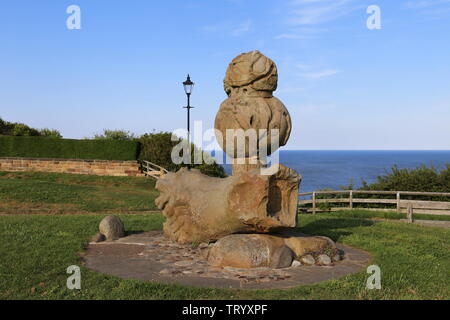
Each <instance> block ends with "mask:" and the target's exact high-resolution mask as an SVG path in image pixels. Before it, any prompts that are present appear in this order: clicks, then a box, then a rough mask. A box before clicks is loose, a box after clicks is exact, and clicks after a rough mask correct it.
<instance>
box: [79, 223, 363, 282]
mask: <svg viewBox="0 0 450 320" xmlns="http://www.w3.org/2000/svg"><path fill="white" fill-rule="evenodd" d="M336 245H337V248H338V249H339V250H340V252H341V253H342V254H343V259H342V260H341V261H338V262H334V263H333V265H332V266H306V265H301V266H297V267H290V268H284V269H271V268H256V269H239V268H228V267H225V268H219V267H211V266H208V263H207V260H206V257H207V252H208V250H209V248H210V245H206V244H202V245H200V246H197V247H193V246H191V245H180V244H177V243H173V242H171V241H170V240H169V239H167V238H165V237H164V234H163V233H162V231H150V232H144V233H140V234H133V235H130V236H127V237H124V238H121V239H119V240H116V241H111V242H108V241H107V242H99V243H90V244H89V245H88V247H87V250H86V252H85V254H84V255H83V256H84V260H85V263H86V266H87V267H88V268H90V269H92V270H95V271H98V272H101V273H105V274H109V275H113V276H117V277H120V278H123V279H135V280H141V281H152V282H157V283H165V284H179V285H185V286H193V287H208V288H236V289H237V288H239V289H283V288H291V287H295V286H299V285H306V284H313V283H318V282H322V281H326V280H330V279H338V278H340V277H343V276H346V275H348V274H352V273H355V272H358V271H361V270H363V269H365V268H366V267H367V265H368V264H369V261H370V255H369V254H368V253H367V252H365V251H363V250H359V249H355V248H352V247H349V246H346V245H343V244H339V243H337V244H336Z"/></svg>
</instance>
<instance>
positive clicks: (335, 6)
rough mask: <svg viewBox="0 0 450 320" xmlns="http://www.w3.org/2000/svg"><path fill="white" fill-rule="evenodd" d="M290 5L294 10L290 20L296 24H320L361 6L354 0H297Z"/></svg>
mask: <svg viewBox="0 0 450 320" xmlns="http://www.w3.org/2000/svg"><path fill="white" fill-rule="evenodd" d="M290 6H291V7H292V8H293V10H292V15H291V16H290V18H289V19H288V22H289V24H291V25H294V26H299V25H302V26H304V25H319V24H322V23H326V22H329V21H333V20H336V19H338V18H341V17H343V16H345V15H347V14H349V13H351V12H352V11H354V10H355V9H357V8H359V6H355V5H354V0H295V1H291V2H290Z"/></svg>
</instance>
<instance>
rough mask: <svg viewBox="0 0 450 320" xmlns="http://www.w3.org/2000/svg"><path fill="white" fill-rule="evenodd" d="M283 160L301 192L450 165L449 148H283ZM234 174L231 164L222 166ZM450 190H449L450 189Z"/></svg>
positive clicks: (357, 184) (281, 159) (336, 187)
mask: <svg viewBox="0 0 450 320" xmlns="http://www.w3.org/2000/svg"><path fill="white" fill-rule="evenodd" d="M279 157H280V163H282V164H284V165H285V166H288V167H290V168H292V169H294V170H296V171H297V172H298V173H300V174H301V175H302V181H301V184H300V192H311V191H315V190H319V189H324V188H332V189H339V188H340V187H341V186H348V185H349V184H350V183H352V184H353V185H354V187H355V188H357V187H360V186H361V185H362V181H363V180H364V181H366V182H367V183H373V182H375V181H376V179H377V177H378V176H381V175H385V174H386V173H388V172H390V171H391V168H392V167H393V166H395V165H396V166H398V167H399V168H409V169H412V168H416V167H418V166H420V165H422V164H425V165H427V166H430V165H432V166H434V167H436V168H439V169H442V168H444V167H445V164H446V163H448V164H450V150H449V151H303V150H281V151H280V155H279ZM223 167H224V169H225V171H226V172H227V173H228V174H231V165H228V164H224V165H223ZM449 191H450V190H449Z"/></svg>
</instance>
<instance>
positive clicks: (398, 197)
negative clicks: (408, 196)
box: [397, 192, 400, 213]
mask: <svg viewBox="0 0 450 320" xmlns="http://www.w3.org/2000/svg"><path fill="white" fill-rule="evenodd" d="M397 213H400V192H397Z"/></svg>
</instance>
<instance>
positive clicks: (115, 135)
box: [93, 129, 136, 140]
mask: <svg viewBox="0 0 450 320" xmlns="http://www.w3.org/2000/svg"><path fill="white" fill-rule="evenodd" d="M93 139H96V140H133V139H136V135H135V134H134V133H132V132H130V131H126V130H108V129H103V133H101V134H95V135H94V137H93Z"/></svg>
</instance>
